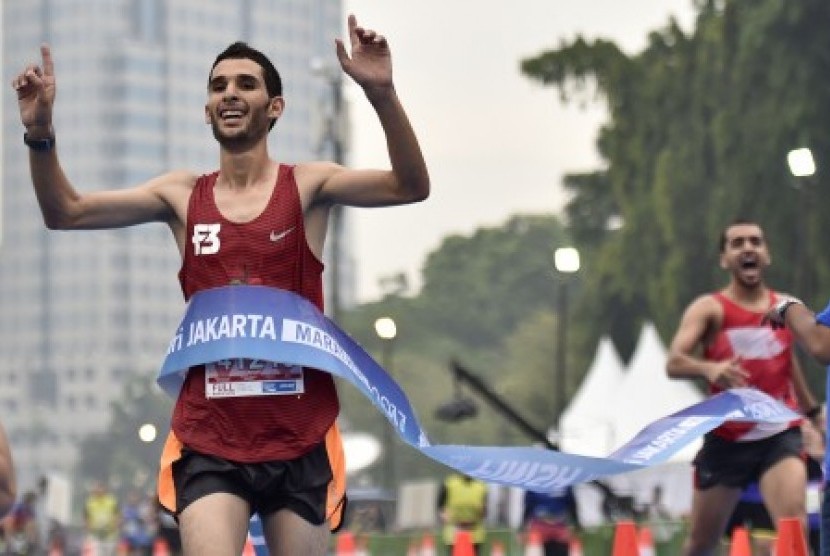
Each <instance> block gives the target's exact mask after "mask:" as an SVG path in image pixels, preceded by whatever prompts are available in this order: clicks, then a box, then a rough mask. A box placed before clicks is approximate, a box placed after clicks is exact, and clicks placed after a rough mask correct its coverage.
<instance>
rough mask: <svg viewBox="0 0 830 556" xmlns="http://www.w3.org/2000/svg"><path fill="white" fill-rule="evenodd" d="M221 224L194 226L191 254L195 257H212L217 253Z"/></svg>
mask: <svg viewBox="0 0 830 556" xmlns="http://www.w3.org/2000/svg"><path fill="white" fill-rule="evenodd" d="M221 228H222V224H194V225H193V237H191V238H190V241H192V242H193V253H194V254H195V255H214V254H216V253H218V252H219V230H220V229H221Z"/></svg>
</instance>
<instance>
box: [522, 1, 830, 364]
mask: <svg viewBox="0 0 830 556" xmlns="http://www.w3.org/2000/svg"><path fill="white" fill-rule="evenodd" d="M697 9H698V16H697V22H696V26H695V28H694V29H693V30H692V31H691V32H690V33H688V34H687V33H685V32H684V31H683V30H682V29H681V28H680V27H679V26H678V25H677V24H676V23H675V22H674V21H670V22H669V24H668V25H667V26H666V28H665V29H662V30H660V31H655V32H653V33H651V35H650V37H649V42H648V46H647V48H646V49H645V50H644V51H643V52H641V53H638V54H636V55H632V56H628V55H625V54H623V53H622V52H621V51H620V49H619V48H618V47H616V46H615V45H614V44H612V43H608V42H606V41H603V40H596V41H593V42H588V41H586V40H585V39H583V38H577V39H576V40H574V41H573V42H571V43H570V44H564V45H562V46H561V47H560V48H557V49H555V50H550V51H546V52H543V53H541V54H539V55H537V56H534V57H532V58H528V59H526V60H524V61H523V62H522V64H521V70H522V72H523V73H524V74H525V75H526V76H528V77H529V78H531V79H534V80H538V81H540V82H542V83H544V84H549V85H551V86H555V87H557V88H559V90H560V91H561V92H562V94H563V95H564V97H565V98H566V99H571V98H573V95H574V94H575V93H577V94H582V95H584V94H585V90H586V88H587V86H588V85H591V86H593V87H595V88H596V91H597V92H598V93H599V95H601V97H602V98H604V99H605V101H606V102H607V105H608V109H609V114H610V116H609V120H608V122H607V123H606V125H605V126H604V127H603V129H602V131H601V133H600V137H599V140H598V143H599V151H600V153H601V155H602V157H603V158H604V159H605V162H606V164H605V166H606V169H605V170H600V171H596V172H592V173H590V174H577V175H571V176H568V178H567V180H566V186H567V187H568V188H569V189H570V190H571V192H572V193H573V201H572V202H571V203H570V204H569V206H568V207H567V213H568V217H569V223H570V225H571V228H572V233H573V236H574V238H575V239H576V240H577V242H578V245H579V246H580V247H581V248H583V249H584V252H585V255H586V258H587V259H588V263H587V265H589V266H590V267H591V269H592V271H591V274H590V276H589V277H588V279H587V280H586V283H585V284H584V290H583V291H584V294H585V295H584V296H583V302H582V304H581V307H580V310H579V311H578V312H579V313H580V314H582V315H584V316H585V317H586V318H585V319H584V322H585V323H586V324H585V326H586V327H590V328H593V330H590V331H589V330H583V334H582V337H583V338H584V339H585V341H586V342H589V344H587V345H585V346H583V348H587V347H588V345H593V343H594V342H595V341H596V338H597V337H598V335H599V334H600V333H603V332H606V331H607V332H609V333H610V334H611V335H612V337H613V338H614V339H615V340H616V343H617V345H618V346H619V347H620V348H621V351H622V352H623V353H630V350H631V348H632V347H633V341H634V339H635V338H636V331H638V330H639V328H640V326H639V325H640V323H641V322H642V321H644V320H653V321H655V322H656V324H657V326H658V328H659V329H660V330H661V331H662V335H663V337H670V336H671V334H672V332H673V328H674V326H675V324H676V320H677V318H678V316H679V314H680V312H681V311H682V309H683V307H684V306H685V304H687V303H688V302H689V301H690V300H691V299H692V298H693V297H694V296H696V295H698V294H700V293H701V292H703V291H707V290H712V289H716V288H718V287H720V285H721V284H723V283H724V281H725V277H724V276H723V274H722V273H721V271H720V269H718V268H717V264H716V262H717V258H716V257H717V240H718V237H719V235H720V232H721V230H722V228H723V227H724V226H725V225H726V224H728V223H729V222H730V221H732V220H733V219H735V218H736V217H747V218H752V219H756V220H758V221H759V222H761V223H762V224H763V225H764V227H765V229H766V231H767V235H768V237H769V240H770V243H771V245H772V252H773V255H774V259H775V264H774V266H773V268H772V272H771V276H770V280H771V283H772V284H773V285H774V286H777V287H778V288H781V289H785V290H790V291H794V292H796V293H798V294H799V295H801V296H803V297H805V298H806V299H808V300H809V301H810V302H813V303H814V304H823V302H824V301H825V300H826V299H825V298H826V293H825V292H822V291H820V289H818V288H817V286H818V285H819V284H821V283H822V282H823V281H824V280H825V279H826V278H827V276H828V273H830V253H829V252H827V250H826V249H824V248H823V245H822V244H821V242H820V239H821V238H822V237H826V235H827V233H828V232H830V222H828V221H827V220H826V219H823V218H822V217H821V214H820V212H819V210H818V207H817V206H816V205H818V206H821V205H822V204H824V203H826V202H827V201H828V200H830V192H828V191H830V190H828V188H827V187H822V186H821V185H820V184H822V183H824V182H825V181H826V180H827V175H828V174H827V172H826V170H823V167H824V166H826V163H827V162H828V161H830V131H828V126H827V125H826V124H827V122H828V121H829V120H828V117H830V113H828V111H830V102H828V100H830V99H829V98H828V96H830V71H829V70H830V54H828V53H830V35H828V34H827V33H826V31H825V29H826V28H827V25H828V24H829V23H830V4H828V3H827V2H825V1H823V0H804V1H802V2H780V1H778V0H723V1H718V2H716V1H702V2H698V4H697ZM797 147H809V148H810V149H811V150H812V151H813V153H814V156H815V158H816V160H817V164H818V166H819V172H818V173H817V175H816V176H815V179H814V180H813V182H812V183H805V184H802V187H801V189H800V190H797V189H795V188H794V187H793V185H794V184H795V182H794V181H793V178H792V177H791V176H790V175H789V172H788V169H787V166H786V162H785V161H786V155H787V152H788V151H789V150H791V149H793V148H797ZM822 162H824V163H825V164H824V165H822ZM610 216H621V217H622V219H623V221H624V226H623V227H622V229H620V230H618V231H613V232H611V231H608V230H607V229H605V224H606V222H607V219H608V218H609V217H610ZM801 249H803V251H802V250H801ZM799 253H800V255H799Z"/></svg>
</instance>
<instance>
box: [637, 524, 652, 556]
mask: <svg viewBox="0 0 830 556" xmlns="http://www.w3.org/2000/svg"><path fill="white" fill-rule="evenodd" d="M637 544H638V546H639V547H640V556H654V555H655V552H654V537H652V536H651V529H649V528H648V526H647V525H644V526H642V527H641V528H640V535H639V538H638V539H637Z"/></svg>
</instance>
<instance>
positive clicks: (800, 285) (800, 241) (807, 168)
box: [787, 147, 816, 300]
mask: <svg viewBox="0 0 830 556" xmlns="http://www.w3.org/2000/svg"><path fill="white" fill-rule="evenodd" d="M787 166H788V167H789V169H790V174H792V176H793V178H795V182H794V187H795V188H796V189H798V192H799V213H800V214H799V217H798V223H797V227H796V252H795V277H794V284H793V290H794V291H797V292H798V295H799V296H801V297H802V298H804V299H805V300H809V299H810V297H811V295H812V291H810V290H811V284H809V283H808V280H807V276H808V273H807V270H806V268H805V262H806V260H807V256H806V255H807V245H806V242H807V226H808V225H809V220H810V218H809V216H810V214H811V210H810V206H811V200H810V187H809V185H810V184H809V180H810V178H812V176H813V175H814V174H815V173H816V162H815V160H814V159H813V153H812V151H811V150H810V149H808V148H806V147H802V148H799V149H793V150H791V151H790V152H789V153H787Z"/></svg>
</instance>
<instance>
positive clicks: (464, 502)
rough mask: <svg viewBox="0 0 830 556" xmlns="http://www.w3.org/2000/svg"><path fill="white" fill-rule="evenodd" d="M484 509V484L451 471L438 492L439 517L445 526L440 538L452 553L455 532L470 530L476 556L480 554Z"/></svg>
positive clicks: (485, 496)
mask: <svg viewBox="0 0 830 556" xmlns="http://www.w3.org/2000/svg"><path fill="white" fill-rule="evenodd" d="M486 512H487V485H486V484H485V483H483V482H482V481H479V480H478V479H473V478H472V477H468V476H466V475H462V474H461V473H451V474H450V475H449V476H447V478H446V479H445V480H444V482H443V483H442V485H441V489H440V490H439V493H438V516H439V517H440V518H441V523H442V524H443V525H444V531H443V540H444V544H446V545H447V547H448V551H449V554H452V551H453V545H454V544H455V538H456V533H457V532H458V531H462V530H463V531H469V532H470V535H471V537H472V541H473V547H474V548H475V552H476V555H477V556H481V554H482V548H481V547H482V546H483V545H484V537H485V529H484V517H485V514H486Z"/></svg>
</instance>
